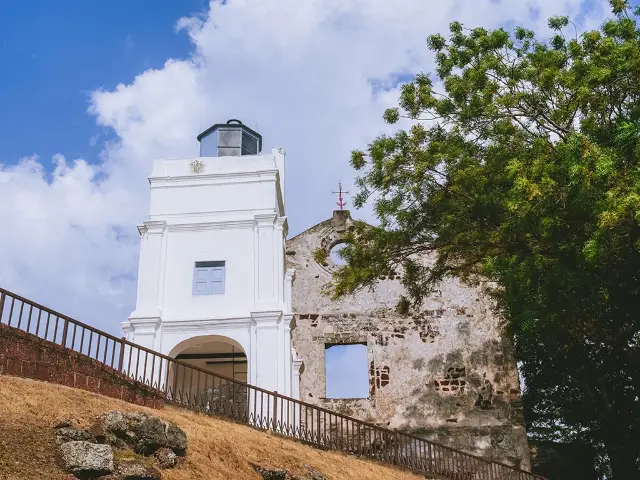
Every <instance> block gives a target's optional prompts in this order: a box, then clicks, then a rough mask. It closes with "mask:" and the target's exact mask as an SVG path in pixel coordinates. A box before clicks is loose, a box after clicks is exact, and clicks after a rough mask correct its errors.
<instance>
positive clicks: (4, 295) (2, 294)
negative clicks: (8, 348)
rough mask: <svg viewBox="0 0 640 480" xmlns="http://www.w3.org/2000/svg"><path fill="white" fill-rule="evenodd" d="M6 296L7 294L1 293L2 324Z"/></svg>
mask: <svg viewBox="0 0 640 480" xmlns="http://www.w3.org/2000/svg"><path fill="white" fill-rule="evenodd" d="M6 296H7V294H6V293H4V292H0V323H2V314H3V313H4V299H5V297H6Z"/></svg>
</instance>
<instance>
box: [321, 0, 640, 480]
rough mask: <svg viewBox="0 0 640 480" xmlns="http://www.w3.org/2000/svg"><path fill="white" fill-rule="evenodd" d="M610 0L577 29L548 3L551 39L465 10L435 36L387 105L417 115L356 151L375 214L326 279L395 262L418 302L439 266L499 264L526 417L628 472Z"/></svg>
mask: <svg viewBox="0 0 640 480" xmlns="http://www.w3.org/2000/svg"><path fill="white" fill-rule="evenodd" d="M610 3H611V7H612V12H613V15H612V17H611V18H610V19H609V20H607V21H606V22H605V23H604V24H603V25H602V26H601V27H600V28H599V29H598V30H595V31H590V32H586V33H582V34H579V33H578V31H577V28H576V27H575V26H574V24H573V23H571V22H570V20H569V19H568V18H566V17H555V18H551V19H550V20H549V27H550V28H551V31H550V38H548V39H547V40H539V39H536V37H535V35H534V33H533V32H532V31H529V30H526V29H524V28H516V29H515V31H514V32H513V33H512V34H510V33H508V32H507V31H505V30H503V29H498V30H491V31H489V30H486V29H484V28H474V29H467V28H465V27H464V26H463V25H461V24H460V23H452V24H451V25H450V35H449V38H448V39H447V38H445V37H443V36H441V35H433V36H431V37H429V39H428V46H429V48H430V49H431V50H432V51H433V52H435V63H436V69H435V73H434V74H423V73H421V74H418V75H416V76H415V77H414V79H413V81H411V82H410V83H408V84H406V85H403V87H402V93H401V97H400V101H399V107H398V108H393V109H390V110H387V111H386V112H385V115H384V118H385V120H386V121H388V122H389V123H395V122H397V121H398V120H399V119H400V118H403V117H404V118H409V119H412V120H413V122H411V123H412V126H411V128H410V129H408V130H400V131H398V133H396V134H395V135H393V136H381V137H379V138H377V139H375V141H373V142H372V143H371V144H370V145H369V146H368V148H367V149H366V152H362V151H355V152H353V155H352V160H351V162H352V165H353V167H355V168H356V169H357V170H359V171H361V176H360V177H359V178H358V180H357V182H358V185H359V190H360V191H359V194H358V196H357V197H356V201H355V204H356V207H360V206H362V205H363V204H364V203H365V202H367V201H373V202H374V208H375V213H376V215H377V217H378V219H379V220H380V224H379V226H376V227H369V226H365V225H360V226H359V227H358V229H357V230H356V231H355V232H353V233H352V234H350V235H349V237H348V239H347V240H348V245H347V246H346V248H344V249H343V251H342V255H343V257H344V258H345V259H346V261H347V266H346V267H345V268H344V269H342V270H340V271H339V272H338V273H336V275H335V277H334V280H333V282H332V284H331V291H332V292H333V294H334V295H335V296H336V297H340V296H343V295H348V294H350V293H353V292H354V291H356V290H357V289H358V288H361V287H363V286H367V285H369V286H371V285H373V284H375V283H376V281H377V279H378V278H380V277H382V276H387V275H389V274H392V272H398V271H401V272H402V278H403V282H404V284H405V286H406V287H407V290H408V292H409V293H410V295H411V298H412V300H413V302H415V303H416V305H419V304H420V301H421V300H422V299H423V297H424V295H425V292H428V291H429V287H430V284H432V283H434V282H438V281H439V280H441V279H442V278H444V277H446V276H456V277H459V278H461V279H462V280H464V281H466V282H472V283H473V282H475V281H477V279H478V278H484V279H488V280H491V281H492V282H495V284H496V285H497V288H496V289H495V291H494V295H495V297H496V302H497V305H498V308H500V309H501V311H502V312H503V315H504V318H505V319H506V324H507V327H508V329H509V331H510V333H511V334H512V335H513V337H514V340H515V347H516V355H517V358H518V360H519V361H520V362H521V363H522V374H523V376H524V380H525V382H526V390H525V393H524V397H523V400H524V402H525V408H526V420H527V426H528V428H529V431H530V434H531V435H532V436H533V437H535V438H538V439H540V440H541V441H561V442H569V443H570V442H572V441H576V442H580V444H584V445H589V446H591V447H592V448H593V449H594V451H597V452H599V453H598V455H597V456H598V457H599V458H594V459H588V458H585V459H584V461H593V462H594V464H597V463H598V462H603V463H604V465H605V467H604V469H603V473H602V475H603V476H606V477H607V478H615V479H638V478H640V468H639V462H640V402H639V397H640V371H639V370H640V333H639V332H640V226H639V224H640V210H639V206H640V182H639V180H640V168H639V167H640V163H639V159H640V103H639V100H640V32H639V30H638V26H637V24H636V20H637V17H638V15H640V9H635V10H632V7H631V6H630V5H629V4H628V2H627V1H625V0H611V2H610ZM424 254H429V255H431V256H432V257H433V258H434V259H435V261H434V263H433V264H429V265H426V264H424V263H423V262H421V261H419V260H418V258H419V257H420V256H421V255H424ZM606 470H608V472H607V471H606Z"/></svg>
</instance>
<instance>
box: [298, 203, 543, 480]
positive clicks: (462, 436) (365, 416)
mask: <svg viewBox="0 0 640 480" xmlns="http://www.w3.org/2000/svg"><path fill="white" fill-rule="evenodd" d="M350 228H354V221H353V220H352V219H351V217H350V214H349V212H348V211H336V212H334V215H333V218H331V219H329V220H326V221H324V222H322V223H320V224H318V225H316V226H315V227H312V228H310V229H309V230H307V231H305V232H303V233H301V234H300V235H298V236H296V237H293V238H291V239H290V240H288V241H287V248H286V258H287V268H291V269H295V278H294V284H293V292H292V298H293V311H294V318H293V331H292V336H293V346H294V349H295V351H296V353H297V355H298V357H299V359H301V360H302V367H301V375H300V398H301V399H302V400H303V401H306V402H309V403H315V404H318V405H320V406H322V407H326V408H329V409H332V410H337V411H339V412H341V413H344V414H346V415H351V416H355V417H356V418H359V419H362V420H365V421H369V422H373V423H376V424H378V425H381V426H385V427H389V428H392V429H399V430H403V431H409V432H411V433H414V434H417V435H420V436H422V437H424V438H426V439H428V440H431V441H435V442H438V443H442V444H445V445H448V446H451V447H454V448H458V449H461V450H464V451H467V452H469V453H472V454H476V455H481V456H484V457H485V458H488V459H492V460H497V461H501V462H504V463H507V464H509V465H513V466H516V467H519V468H522V469H525V470H528V469H529V468H530V459H529V449H528V445H527V439H526V432H525V428H524V421H523V417H522V407H521V402H520V389H519V380H518V373H517V370H516V364H515V360H514V358H513V356H512V352H511V342H510V341H509V340H508V338H507V337H506V336H505V334H504V332H503V330H502V329H501V326H500V319H499V317H498V316H496V315H495V314H494V313H493V310H492V303H491V301H490V299H489V298H488V296H487V295H486V294H484V293H483V291H482V288H481V287H478V288H471V287H468V286H466V285H463V284H462V283H461V282H459V281H458V280H456V279H450V280H446V281H444V282H442V283H441V284H440V285H439V286H438V288H437V289H435V290H434V291H432V292H431V294H430V295H429V297H428V298H427V300H426V301H425V302H424V304H423V306H422V309H421V310H420V311H419V312H415V311H410V312H407V314H400V313H398V311H397V309H396V306H397V304H398V301H399V300H400V298H401V296H403V295H404V294H405V291H404V288H403V287H402V285H401V283H400V281H399V277H394V278H391V279H389V278H387V279H382V280H381V281H380V283H379V284H378V285H377V287H376V288H375V289H374V290H369V289H364V290H362V291H360V292H358V293H357V294H356V295H353V296H350V297H347V298H344V299H342V300H340V301H337V302H336V301H332V300H331V299H330V298H329V297H327V296H324V295H323V294H322V293H321V290H322V287H323V285H325V284H326V283H327V282H328V281H329V280H330V278H331V273H332V272H333V271H334V270H335V269H336V268H339V266H338V265H335V264H334V263H333V262H332V261H331V259H330V256H329V255H328V253H329V251H330V250H331V248H333V247H334V246H335V245H336V244H339V243H340V242H341V238H342V236H343V235H344V233H345V232H346V231H348V229H350ZM353 343H360V344H366V346H367V352H368V363H369V371H368V375H369V396H368V398H359V399H328V398H326V384H325V349H326V347H327V346H329V345H335V344H353Z"/></svg>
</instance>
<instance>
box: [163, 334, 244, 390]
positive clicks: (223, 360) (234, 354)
mask: <svg viewBox="0 0 640 480" xmlns="http://www.w3.org/2000/svg"><path fill="white" fill-rule="evenodd" d="M169 356H170V357H173V358H175V359H176V360H180V361H181V362H183V363H186V364H189V365H193V366H195V367H198V368H201V369H203V370H206V371H208V372H211V373H213V374H215V375H219V376H222V377H228V378H232V379H234V380H236V381H239V382H243V383H247V378H248V359H247V354H246V353H245V351H244V349H243V348H242V346H241V345H240V344H239V343H238V342H236V341H235V340H233V339H231V338H228V337H223V336H221V335H205V336H200V337H193V338H190V339H188V340H185V341H183V342H180V343H179V344H178V345H176V346H175V347H174V348H173V350H172V351H171V353H170V354H169Z"/></svg>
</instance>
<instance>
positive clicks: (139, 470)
mask: <svg viewBox="0 0 640 480" xmlns="http://www.w3.org/2000/svg"><path fill="white" fill-rule="evenodd" d="M115 474H116V478H118V479H119V480H160V479H161V478H162V474H161V473H160V471H159V470H158V469H157V468H153V467H150V466H148V465H145V464H144V463H143V462H142V461H140V460H136V459H126V460H118V462H117V463H116V466H115Z"/></svg>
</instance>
